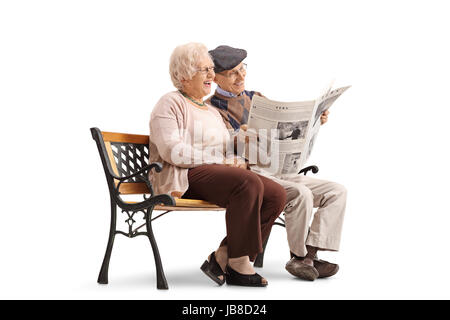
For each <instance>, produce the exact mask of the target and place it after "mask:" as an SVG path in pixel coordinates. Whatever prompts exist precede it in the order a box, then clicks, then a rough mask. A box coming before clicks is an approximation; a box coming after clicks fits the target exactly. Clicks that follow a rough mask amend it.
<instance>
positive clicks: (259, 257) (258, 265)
mask: <svg viewBox="0 0 450 320" xmlns="http://www.w3.org/2000/svg"><path fill="white" fill-rule="evenodd" d="M269 236H270V233H269V235H268V236H267V239H266V241H264V243H263V252H261V253H260V254H258V255H257V256H256V259H255V262H254V263H253V266H254V267H256V268H262V267H263V263H264V253H265V252H266V246H267V242H268V241H269Z"/></svg>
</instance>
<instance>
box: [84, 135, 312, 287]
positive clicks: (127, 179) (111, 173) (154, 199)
mask: <svg viewBox="0 0 450 320" xmlns="http://www.w3.org/2000/svg"><path fill="white" fill-rule="evenodd" d="M91 133H92V138H93V139H94V140H95V142H96V144H97V148H98V151H99V154H100V159H101V161H102V164H103V169H104V171H105V176H106V181H107V184H108V189H109V194H110V203H111V224H110V230H109V237H108V244H107V247H106V253H105V256H104V258H103V263H102V266H101V269H100V274H99V276H98V283H101V284H107V283H108V269H109V261H110V258H111V252H112V248H113V244H114V238H115V236H116V234H122V235H124V236H126V237H128V238H134V237H137V236H147V237H148V238H149V240H150V244H151V246H152V249H153V256H154V259H155V265H156V279H157V288H158V289H168V285H167V280H166V277H165V275H164V269H163V266H162V262H161V257H160V255H159V250H158V246H157V243H156V239H155V237H154V234H153V230H152V221H154V220H156V219H158V218H160V217H161V216H163V215H165V214H166V213H169V212H172V211H224V210H225V209H224V208H220V207H218V206H216V205H214V204H212V203H209V202H207V201H203V200H193V199H182V198H180V196H181V195H180V194H172V195H168V194H160V195H155V194H154V192H153V188H152V185H151V183H150V181H149V180H148V172H149V171H150V170H155V171H156V172H160V171H161V170H162V165H161V164H160V163H151V164H149V136H147V135H137V134H126V133H116V132H101V131H100V130H99V129H98V128H91ZM309 170H312V172H313V173H317V171H318V168H317V167H316V166H310V167H307V168H304V169H302V170H301V171H300V172H299V173H304V174H306V173H307V172H308V171H309ZM123 195H143V200H142V201H140V202H137V201H125V200H124V199H122V196H123ZM117 207H119V208H120V209H122V212H125V213H126V214H127V217H126V218H127V219H126V220H125V222H126V224H127V225H128V232H123V231H120V230H117V228H116V222H117ZM153 211H164V212H163V213H160V214H159V215H158V216H156V217H152V215H153ZM137 213H143V214H144V220H145V223H144V224H142V225H140V226H136V227H135V226H134V224H135V222H136V221H135V220H134V219H133V218H134V216H135V214H137ZM279 219H280V221H281V222H276V223H275V224H277V225H280V226H283V227H284V226H285V225H284V220H283V219H282V218H279ZM143 227H145V228H146V231H139V230H140V229H142V228H143ZM267 240H268V239H267ZM267 240H266V242H265V243H264V250H265V247H266V245H267ZM263 259H264V252H262V253H261V254H259V255H258V257H257V258H256V260H255V263H254V266H255V267H262V265H263Z"/></svg>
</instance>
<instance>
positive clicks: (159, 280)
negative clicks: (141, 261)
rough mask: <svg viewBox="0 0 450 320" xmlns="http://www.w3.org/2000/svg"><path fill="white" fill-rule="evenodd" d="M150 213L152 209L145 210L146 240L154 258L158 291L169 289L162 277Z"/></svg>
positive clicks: (161, 267)
mask: <svg viewBox="0 0 450 320" xmlns="http://www.w3.org/2000/svg"><path fill="white" fill-rule="evenodd" d="M152 211H153V208H149V209H148V210H147V215H146V225H147V234H148V239H149V240H150V244H151V245H152V250H153V256H154V258H155V265H156V287H157V288H158V289H169V286H168V285H167V280H166V276H165V275H164V269H163V266H162V262H161V257H160V255H159V250H158V245H157V244H156V239H155V236H154V234H153V229H152V221H151V220H152Z"/></svg>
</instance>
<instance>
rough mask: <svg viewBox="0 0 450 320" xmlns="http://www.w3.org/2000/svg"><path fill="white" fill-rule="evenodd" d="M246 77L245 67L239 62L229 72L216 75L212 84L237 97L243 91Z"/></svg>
mask: <svg viewBox="0 0 450 320" xmlns="http://www.w3.org/2000/svg"><path fill="white" fill-rule="evenodd" d="M246 75H247V70H246V66H245V65H244V63H242V62H241V63H240V64H238V65H237V66H236V67H234V68H233V69H231V70H225V71H222V72H220V73H216V77H215V78H214V82H215V83H217V85H218V86H219V87H221V88H222V89H223V90H225V91H228V92H231V93H233V94H235V95H238V94H240V93H241V92H242V91H244V90H245V76H246Z"/></svg>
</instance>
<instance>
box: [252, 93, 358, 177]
mask: <svg viewBox="0 0 450 320" xmlns="http://www.w3.org/2000/svg"><path fill="white" fill-rule="evenodd" d="M348 88H350V86H346V87H341V88H338V89H334V90H332V89H331V86H330V87H329V88H327V90H325V91H324V93H323V94H322V95H321V96H320V97H319V98H317V99H316V100H311V101H301V102H280V101H273V100H269V99H266V98H263V97H260V96H257V95H254V96H253V99H252V104H251V107H250V113H249V121H248V130H247V133H246V135H247V136H249V137H250V143H249V145H250V147H249V149H248V150H246V151H245V157H246V158H247V159H249V161H250V164H253V165H252V166H251V169H252V170H253V171H256V172H259V173H262V174H266V175H273V176H281V177H283V176H292V175H296V174H297V173H298V172H299V171H300V170H301V169H302V168H303V166H304V164H305V163H306V161H307V160H308V158H309V156H310V154H311V151H312V149H313V147H314V143H315V141H316V140H317V135H318V133H319V129H320V125H321V122H320V116H321V114H322V113H323V112H325V111H326V110H328V109H329V108H330V107H331V105H332V104H333V103H334V102H335V101H336V99H337V98H339V97H340V96H341V95H342V93H344V92H345V91H346V90H347V89H348ZM252 142H253V143H252ZM251 146H253V147H251Z"/></svg>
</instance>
